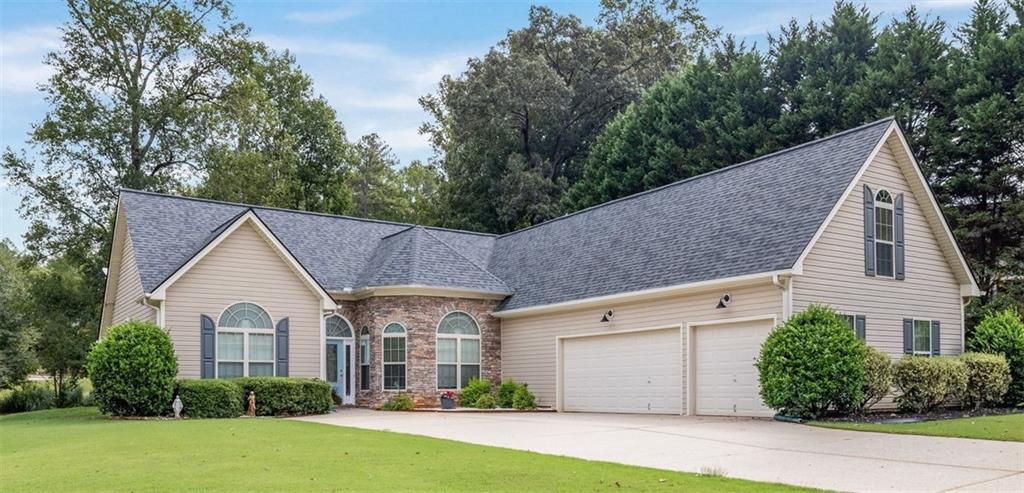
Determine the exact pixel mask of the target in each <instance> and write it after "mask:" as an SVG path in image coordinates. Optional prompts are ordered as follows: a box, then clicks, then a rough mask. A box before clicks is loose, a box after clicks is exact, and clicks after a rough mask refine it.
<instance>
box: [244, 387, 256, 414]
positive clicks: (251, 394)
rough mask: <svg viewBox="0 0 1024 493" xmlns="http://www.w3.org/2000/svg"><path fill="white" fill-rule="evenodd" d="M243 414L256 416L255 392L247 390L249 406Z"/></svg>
mask: <svg viewBox="0 0 1024 493" xmlns="http://www.w3.org/2000/svg"><path fill="white" fill-rule="evenodd" d="M245 415H246V416H249V417H252V416H256V392H253V391H251V390H250V391H249V408H248V409H246V411H245Z"/></svg>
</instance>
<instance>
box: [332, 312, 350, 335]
mask: <svg viewBox="0 0 1024 493" xmlns="http://www.w3.org/2000/svg"><path fill="white" fill-rule="evenodd" d="M326 327H327V337H352V326H351V325H349V324H348V322H346V321H345V319H344V318H342V317H341V316H339V315H331V316H330V317H327V324H326Z"/></svg>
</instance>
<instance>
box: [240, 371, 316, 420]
mask: <svg viewBox="0 0 1024 493" xmlns="http://www.w3.org/2000/svg"><path fill="white" fill-rule="evenodd" d="M231 382H232V383H234V384H236V385H238V386H239V387H240V388H241V389H242V406H243V409H244V408H245V407H246V406H248V400H247V399H248V397H249V392H250V391H251V392H255V393H256V415H257V416H301V415H306V414H324V413H327V412H329V411H330V410H331V408H332V407H334V401H333V400H331V384H329V383H327V382H325V381H323V380H314V379H307V378H289V377H243V378H235V379H232V380H231Z"/></svg>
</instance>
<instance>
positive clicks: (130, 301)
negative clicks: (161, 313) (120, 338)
mask: <svg viewBox="0 0 1024 493" xmlns="http://www.w3.org/2000/svg"><path fill="white" fill-rule="evenodd" d="M116 293H117V294H116V296H114V315H113V317H112V318H111V324H119V323H121V322H124V321H126V320H143V321H146V322H155V321H156V310H155V309H154V308H153V307H151V306H148V305H145V304H143V303H142V301H141V300H142V295H143V294H145V292H144V291H143V289H142V279H141V278H140V277H139V268H138V265H137V264H136V263H135V248H134V247H133V246H132V238H131V236H129V235H127V234H125V240H124V249H123V250H121V269H120V272H118V276H117V291H116Z"/></svg>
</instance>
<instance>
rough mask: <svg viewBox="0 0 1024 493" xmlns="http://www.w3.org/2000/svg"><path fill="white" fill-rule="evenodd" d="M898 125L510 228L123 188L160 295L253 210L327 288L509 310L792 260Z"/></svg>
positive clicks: (140, 250) (133, 232)
mask: <svg viewBox="0 0 1024 493" xmlns="http://www.w3.org/2000/svg"><path fill="white" fill-rule="evenodd" d="M891 122H892V120H891V119H885V120H881V121H878V122H875V123H871V124H868V125H865V126H862V127H858V128H856V129H852V130H849V131H846V132H842V133H840V134H836V135H834V136H831V137H828V138H825V139H821V140H818V141H814V142H810V143H807V144H803V145H801V146H797V147H793V148H790V149H786V150H784V151H780V152H777V153H774V154H770V155H767V156H763V157H761V158H758V159H754V160H752V161H748V162H745V163H740V164H737V165H733V166H730V167H728V168H723V169H721V170H718V171H715V172H712V173H707V174H704V175H701V176H698V177H694V178H690V179H687V180H683V181H680V182H676V183H673V184H670V185H666V186H664V187H661V188H658V189H654V190H650V191H647V192H643V193H640V194H636V195H633V196H630V197H626V198H623V199H618V200H614V201H611V202H608V203H605V204H602V205H599V206H595V207H592V208H590V209H586V210H583V211H580V212H577V213H573V214H570V215H567V216H563V217H561V218H558V219H554V220H551V221H548V222H546V223H543V224H539V225H537V226H533V227H530V228H526V229H523V230H520V231H516V232H513V233H509V234H507V235H503V236H499V237H495V236H493V235H487V234H480V233H471V232H465V231H454V230H446V229H440V228H428V227H422V226H412V225H408V224H398V223H390V222H384V221H374V220H366V219H356V218H350V217H342V216H329V215H324V214H314V213H307V212H299V211H288V210H282V209H272V208H264V207H250V206H247V205H241V204H230V203H224V202H215V201H208V200H201V199H191V198H182V197H174V196H169V195H162V194H154V193H149V192H137V191H131V190H125V191H123V193H122V194H121V200H122V206H123V211H124V213H125V217H126V219H127V225H128V232H129V235H130V236H131V239H132V242H133V244H134V247H135V254H136V260H137V262H138V267H139V274H140V276H141V278H142V284H143V287H144V289H146V291H152V290H153V289H155V288H156V287H157V285H159V284H160V283H161V282H162V281H163V280H164V279H166V278H167V277H168V276H170V275H171V274H172V273H173V272H174V271H175V270H177V269H178V268H179V267H180V266H182V265H183V264H185V263H186V262H188V260H189V259H191V258H192V256H194V255H195V254H196V253H197V252H198V251H199V250H201V249H202V248H203V246H205V245H206V244H207V243H209V241H211V240H212V238H214V237H215V236H216V235H217V234H219V233H220V232H221V231H223V229H224V228H226V227H227V225H229V224H230V223H231V222H232V221H233V220H234V219H235V218H237V217H238V216H239V215H240V214H242V213H244V212H245V211H247V210H250V209H251V210H253V211H254V212H255V214H256V215H257V216H258V217H259V218H260V219H261V220H262V221H263V222H264V223H265V224H266V225H267V227H268V228H270V230H271V231H273V233H274V234H275V235H276V236H277V237H278V239H279V240H280V241H281V243H282V244H284V245H285V247H286V248H288V250H289V251H290V252H291V253H292V255H294V256H295V258H296V259H297V260H298V261H299V262H300V263H302V265H303V266H304V267H305V268H306V270H307V271H309V273H310V274H311V275H312V276H313V277H314V278H315V279H316V280H317V282H319V283H320V285H321V286H323V287H324V288H325V289H327V290H329V291H341V290H344V289H359V288H366V287H376V286H393V285H410V284H412V285H423V286H434V287H445V288H459V289H467V290H475V291H483V292H500V293H508V292H511V293H514V294H513V295H512V296H510V297H508V298H506V299H505V301H504V302H503V303H502V305H501V306H500V307H499V309H501V310H511V309H517V308H526V307H532V306H540V305H548V304H553V303H559V302H564V301H572V300H577V299H584V298H591V297H596V296H604V295H610V294H617V293H626V292H631V291H639V290H645V289H653V288H659V287H666V286H672V285H678V284H685V283H692V282H699V281H707V280H713V279H720V278H726V277H734V276H740V275H746V274H757V273H763V272H769V271H775V270H782V269H788V268H790V267H792V266H793V265H794V264H795V262H796V260H797V258H798V257H799V256H800V253H801V252H802V251H803V249H804V247H805V246H806V245H807V244H808V243H809V242H810V240H811V237H812V236H813V235H814V233H815V231H816V230H817V229H818V227H819V226H820V225H821V224H822V222H823V221H824V220H825V218H826V216H827V215H828V213H829V211H830V210H831V209H832V207H833V206H834V205H835V203H836V202H837V201H838V200H839V198H840V196H841V194H842V193H843V191H844V190H845V189H846V187H847V186H848V185H849V183H850V182H851V181H852V180H853V178H854V176H855V175H856V173H857V171H858V169H859V168H860V166H861V165H862V164H863V163H864V160H865V159H867V157H868V155H869V154H870V153H871V151H872V150H873V149H874V147H875V145H876V144H877V143H878V141H879V139H880V138H881V137H882V135H883V133H884V132H885V130H886V129H887V128H888V126H889V125H890V123H891Z"/></svg>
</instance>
